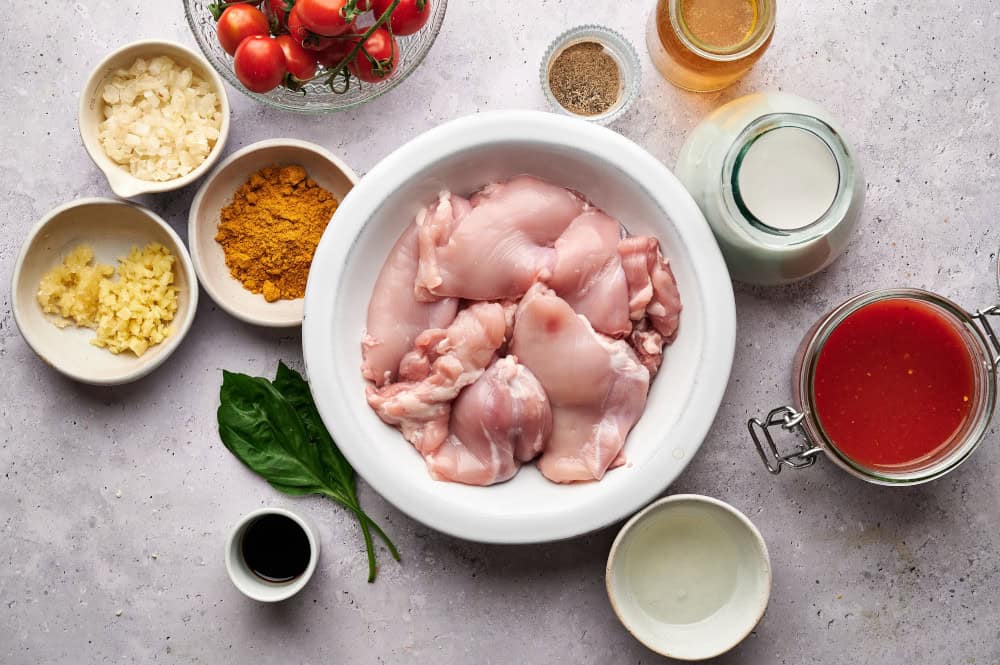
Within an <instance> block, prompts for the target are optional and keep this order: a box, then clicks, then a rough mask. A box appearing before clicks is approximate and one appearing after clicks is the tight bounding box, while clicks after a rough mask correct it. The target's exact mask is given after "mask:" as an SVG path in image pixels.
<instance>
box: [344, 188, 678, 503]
mask: <svg viewBox="0 0 1000 665" xmlns="http://www.w3.org/2000/svg"><path fill="white" fill-rule="evenodd" d="M680 311H681V302H680V296H679V294H678V292H677V285H676V282H675V281H674V276H673V274H672V272H671V271H670V268H669V266H668V264H667V262H666V260H664V258H663V256H662V255H661V254H660V249H659V243H658V242H657V240H656V239H655V238H650V237H623V231H622V227H621V225H620V224H619V222H618V221H617V220H615V219H613V218H611V217H609V216H608V215H606V214H605V213H603V212H601V211H600V210H599V209H597V208H595V207H594V206H592V205H590V204H589V203H588V202H587V201H586V200H585V199H584V198H583V197H581V196H580V195H579V194H577V193H575V192H572V191H570V190H567V189H564V188H562V187H557V186H555V185H553V184H550V183H548V182H545V181H543V180H539V179H538V178H534V177H531V176H518V177H515V178H513V179H511V180H508V181H506V182H502V183H498V184H491V185H488V186H486V187H485V188H484V189H482V190H481V191H479V192H478V193H476V194H474V195H473V196H472V197H471V198H470V199H465V198H462V197H461V196H457V195H455V194H452V193H449V192H442V193H441V195H440V196H439V198H438V200H437V201H435V202H434V203H432V204H431V205H428V206H427V207H425V208H424V209H422V210H421V211H420V212H419V213H418V214H417V216H416V219H415V220H414V222H413V223H412V224H411V225H410V226H409V227H408V228H407V229H406V231H405V232H404V233H403V235H402V236H401V237H400V238H399V240H398V241H397V242H396V244H395V246H394V247H393V248H392V251H391V252H390V254H389V257H388V259H387V260H386V262H385V265H384V266H383V267H382V271H381V273H380V274H379V276H378V280H377V281H376V283H375V290H374V293H373V294H372V299H371V302H370V303H369V306H368V323H367V329H366V330H365V332H364V336H363V340H362V350H363V356H364V361H363V364H362V374H363V375H364V377H365V378H366V379H368V380H369V381H371V383H370V384H369V385H368V386H367V398H368V403H369V404H370V405H371V407H372V408H373V409H374V410H375V412H376V413H377V414H378V415H379V417H380V418H382V420H384V421H385V422H386V423H388V424H390V425H394V426H396V427H398V428H399V429H400V430H401V431H402V433H403V436H404V437H406V439H407V440H408V441H409V442H410V443H412V444H413V445H414V447H415V448H416V449H417V450H418V451H419V452H420V454H421V455H423V457H424V459H425V461H426V463H427V467H428V469H429V470H430V473H431V476H432V477H433V478H436V479H438V480H450V481H455V482H460V483H467V484H471V485H490V484H493V483H499V482H503V481H505V480H507V479H509V478H511V477H512V476H513V475H514V474H515V473H517V470H518V468H519V467H520V465H521V464H523V463H526V462H530V461H532V460H536V459H537V464H538V468H539V469H540V470H541V472H542V474H544V475H545V477H547V478H548V479H550V480H552V481H555V482H559V483H565V482H575V481H587V480H600V479H601V478H602V477H603V476H604V473H605V472H606V471H607V470H608V469H609V468H614V467H616V466H620V465H622V464H624V463H625V457H624V454H623V448H624V445H625V437H626V436H627V435H628V433H629V430H631V429H632V426H633V425H635V423H636V421H637V420H638V419H639V416H640V415H642V411H643V408H644V407H645V404H646V394H647V392H648V390H649V383H650V380H651V379H652V377H653V375H654V374H655V373H656V371H657V369H658V368H659V366H660V359H661V354H662V352H663V346H664V344H667V343H669V342H671V341H673V339H674V336H675V335H676V333H677V325H678V320H679V316H680Z"/></svg>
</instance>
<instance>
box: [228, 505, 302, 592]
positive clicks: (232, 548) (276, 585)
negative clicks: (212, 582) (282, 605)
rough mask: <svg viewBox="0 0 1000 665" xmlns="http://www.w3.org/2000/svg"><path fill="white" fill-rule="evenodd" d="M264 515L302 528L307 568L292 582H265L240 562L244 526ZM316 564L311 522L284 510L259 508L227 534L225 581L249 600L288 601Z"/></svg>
mask: <svg viewBox="0 0 1000 665" xmlns="http://www.w3.org/2000/svg"><path fill="white" fill-rule="evenodd" d="M264 515H283V516H285V517H287V518H289V519H291V520H293V521H294V522H295V523H296V524H298V525H299V526H300V527H302V530H303V531H304V532H305V534H306V538H307V539H308V540H309V552H310V554H309V565H307V566H306V569H305V571H304V572H303V573H302V574H301V575H299V576H298V577H296V578H295V579H293V580H289V581H288V582H268V581H265V580H263V579H261V578H260V577H258V576H257V575H255V574H254V573H253V571H251V570H250V568H248V567H247V564H246V561H245V560H244V559H243V552H242V544H243V534H244V533H246V530H247V527H248V526H250V524H251V523H252V522H253V521H254V520H256V519H257V518H259V517H263V516H264ZM318 561H319V538H317V537H316V530H315V528H314V527H313V525H312V523H311V522H310V521H309V520H308V519H306V518H305V517H303V516H302V515H298V514H296V513H293V512H292V511H290V510H286V509H284V508H261V509H260V510H255V511H253V512H252V513H247V514H246V515H244V516H243V518H242V519H240V521H239V522H237V523H236V526H234V527H233V528H232V529H231V530H230V531H229V536H228V538H226V572H227V573H229V579H231V580H232V581H233V584H235V585H236V588H237V589H239V590H240V591H242V592H243V593H244V595H246V596H247V597H249V598H252V599H254V600H257V601H260V602H262V603H276V602H278V601H281V600H286V599H288V598H291V597H292V596H294V595H295V594H297V593H298V592H299V591H301V590H302V587H304V586H305V585H306V584H307V583H308V582H309V578H311V577H312V574H313V571H315V570H316V564H317V562H318Z"/></svg>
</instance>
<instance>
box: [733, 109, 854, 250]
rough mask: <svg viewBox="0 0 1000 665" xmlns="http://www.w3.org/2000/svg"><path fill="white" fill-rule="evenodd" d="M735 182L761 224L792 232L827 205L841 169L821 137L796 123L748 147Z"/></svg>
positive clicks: (770, 132)
mask: <svg viewBox="0 0 1000 665" xmlns="http://www.w3.org/2000/svg"><path fill="white" fill-rule="evenodd" d="M737 183H738V185H739V189H740V197H741V198H742V199H743V203H744V205H745V206H746V208H747V209H748V210H749V211H750V212H751V213H752V214H753V216H754V217H756V218H757V219H758V220H760V222H761V223H763V224H765V225H766V226H769V227H771V228H773V229H779V230H782V231H794V230H795V229H800V228H802V227H805V226H809V225H810V224H812V223H813V222H815V221H817V220H818V219H819V218H820V217H822V216H823V214H824V213H826V211H827V210H829V209H830V206H831V205H832V204H833V201H834V199H835V198H836V196H837V189H838V187H839V186H840V169H839V168H838V166H837V158H836V157H835V156H834V154H833V152H832V151H831V150H830V147H829V146H828V145H827V144H826V142H825V141H823V139H821V138H820V137H819V136H817V135H816V134H814V133H812V132H810V131H809V130H806V129H801V128H799V127H778V128H776V129H772V130H770V131H768V132H765V133H764V134H761V135H760V136H759V137H757V139H756V140H755V141H754V142H753V143H752V144H750V146H749V147H748V148H747V151H746V153H745V154H744V156H743V161H742V163H741V165H740V167H739V173H738V175H737Z"/></svg>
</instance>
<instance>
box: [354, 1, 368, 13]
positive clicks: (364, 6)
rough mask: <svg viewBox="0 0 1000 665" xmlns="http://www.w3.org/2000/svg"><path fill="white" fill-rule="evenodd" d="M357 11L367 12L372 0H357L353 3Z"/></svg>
mask: <svg viewBox="0 0 1000 665" xmlns="http://www.w3.org/2000/svg"><path fill="white" fill-rule="evenodd" d="M355 6H356V7H357V8H358V11H359V12H367V11H370V10H371V8H372V0H358V1H357V4H356V5H355Z"/></svg>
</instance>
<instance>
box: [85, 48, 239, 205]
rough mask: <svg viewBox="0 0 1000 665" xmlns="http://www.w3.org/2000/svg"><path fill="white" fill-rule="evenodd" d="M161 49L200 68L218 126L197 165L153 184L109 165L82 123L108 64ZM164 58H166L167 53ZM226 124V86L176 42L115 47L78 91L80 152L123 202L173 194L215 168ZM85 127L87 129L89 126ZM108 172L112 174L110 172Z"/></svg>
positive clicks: (206, 64) (203, 60)
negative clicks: (219, 115)
mask: <svg viewBox="0 0 1000 665" xmlns="http://www.w3.org/2000/svg"><path fill="white" fill-rule="evenodd" d="M163 47H166V50H171V49H172V50H179V51H182V52H184V53H185V54H186V55H187V56H188V57H190V58H191V59H192V60H194V61H195V62H197V63H198V64H199V65H201V68H202V70H203V72H204V74H205V76H206V77H207V79H208V81H209V82H210V83H211V84H212V87H213V88H215V92H216V94H217V95H218V98H219V110H220V111H221V113H222V123H221V124H220V125H219V138H218V139H217V140H216V141H215V145H214V146H212V150H211V151H210V152H209V153H208V156H207V157H205V159H204V161H202V163H201V164H199V165H198V166H196V167H195V168H194V169H192V170H191V171H190V172H189V173H187V174H185V175H182V176H181V177H179V178H174V179H173V180H165V181H163V182H158V181H154V180H143V179H141V178H136V177H135V176H134V175H132V174H131V173H129V172H128V171H127V170H125V169H124V168H123V167H121V166H120V165H118V164H115V163H114V162H111V161H110V158H109V157H108V156H107V155H105V154H104V150H103V149H102V148H101V146H100V144H99V143H97V142H96V141H94V140H89V139H88V138H87V134H86V133H85V132H84V123H85V121H86V120H85V119H86V118H87V117H88V115H89V114H88V113H87V110H88V109H87V104H88V102H89V100H90V99H91V98H93V96H94V95H95V94H97V85H98V84H99V83H100V82H101V81H102V80H103V79H104V76H103V75H102V72H103V71H104V70H105V68H107V67H108V65H109V63H111V62H112V61H113V60H115V59H117V58H120V57H123V56H124V55H125V54H127V53H128V52H130V51H135V52H136V55H135V57H140V54H141V53H147V52H150V53H151V52H153V51H155V50H156V49H157V48H161V49H162V48H163ZM166 55H169V53H167V54H166ZM229 121H230V107H229V96H228V94H227V93H226V86H225V84H224V83H223V81H222V78H221V77H220V76H219V73H218V72H217V71H215V68H214V67H212V65H211V63H210V62H209V61H208V59H207V58H205V56H204V55H202V54H201V53H199V52H197V51H195V50H194V49H192V48H189V47H187V46H185V45H183V44H181V43H179V42H175V41H171V40H166V39H140V40H138V41H134V42H129V43H127V44H123V45H122V46H119V47H118V48H116V49H114V50H112V51H111V52H109V53H108V54H107V55H105V56H104V57H103V58H102V59H101V60H100V62H98V63H97V64H96V65H95V66H94V67H93V69H91V70H90V73H89V74H88V75H87V79H86V81H85V82H84V85H83V87H82V88H81V89H80V99H79V103H78V105H77V130H78V131H79V132H80V140H81V142H82V143H83V147H84V149H85V150H86V151H87V155H88V156H89V157H90V160H91V161H92V162H93V163H94V166H96V167H97V168H98V170H99V171H101V173H103V174H104V177H105V178H106V179H107V181H108V186H109V187H111V191H113V192H114V193H115V194H116V195H118V196H120V197H122V198H126V199H127V198H131V197H133V196H139V195H140V194H159V193H161V192H170V191H174V190H176V189H180V188H181V187H186V186H187V185H190V184H191V183H192V182H194V181H195V180H197V179H198V178H200V177H201V176H203V175H204V174H205V173H206V172H208V170H209V169H210V168H212V165H213V164H215V162H217V161H218V160H219V157H220V156H221V155H222V151H223V149H224V148H225V145H226V140H227V139H228V138H229ZM87 124H88V125H89V124H90V123H87ZM102 161H106V162H107V164H102ZM111 169H114V170H113V171H112V170H111Z"/></svg>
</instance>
